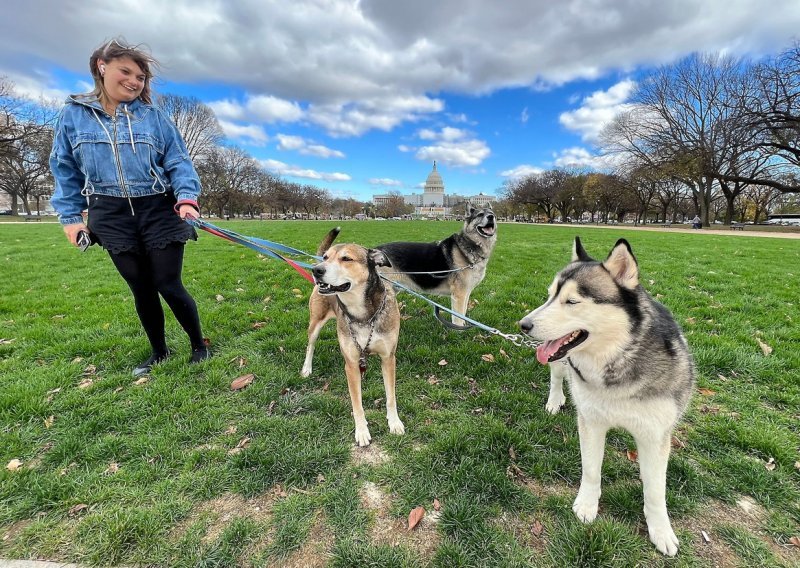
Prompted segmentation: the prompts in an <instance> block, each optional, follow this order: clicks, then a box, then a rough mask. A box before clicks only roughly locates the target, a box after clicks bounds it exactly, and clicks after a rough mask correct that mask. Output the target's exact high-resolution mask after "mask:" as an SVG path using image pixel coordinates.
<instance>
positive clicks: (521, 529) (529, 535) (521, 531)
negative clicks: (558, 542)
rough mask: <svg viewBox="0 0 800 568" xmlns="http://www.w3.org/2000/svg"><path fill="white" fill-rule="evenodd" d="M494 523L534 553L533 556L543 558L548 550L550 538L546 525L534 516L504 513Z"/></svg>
mask: <svg viewBox="0 0 800 568" xmlns="http://www.w3.org/2000/svg"><path fill="white" fill-rule="evenodd" d="M494 523H495V524H496V525H497V527H498V528H500V529H502V530H504V531H506V532H508V533H511V535H512V536H513V537H514V540H515V541H516V542H517V543H518V544H520V545H522V546H524V547H525V548H527V549H529V550H531V551H532V556H531V558H533V556H537V557H541V555H542V554H544V552H545V550H547V545H548V542H549V541H548V538H547V529H546V528H545V524H544V523H542V521H541V520H540V519H538V518H537V517H536V516H534V515H513V514H511V513H503V514H502V515H501V516H500V517H499V518H498V519H495V521H494Z"/></svg>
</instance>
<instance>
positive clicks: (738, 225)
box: [731, 223, 744, 231]
mask: <svg viewBox="0 0 800 568" xmlns="http://www.w3.org/2000/svg"><path fill="white" fill-rule="evenodd" d="M731 231H744V224H743V223H731Z"/></svg>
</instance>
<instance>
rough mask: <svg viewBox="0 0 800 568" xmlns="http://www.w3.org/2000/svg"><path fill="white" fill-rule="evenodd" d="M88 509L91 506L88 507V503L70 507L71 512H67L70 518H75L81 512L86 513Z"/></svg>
mask: <svg viewBox="0 0 800 568" xmlns="http://www.w3.org/2000/svg"><path fill="white" fill-rule="evenodd" d="M88 508H89V505H87V504H86V503H78V504H77V505H73V506H72V507H70V508H69V511H68V512H67V514H68V515H69V516H70V517H74V516H75V515H77V514H78V513H80V512H81V511H85V510H86V509H88Z"/></svg>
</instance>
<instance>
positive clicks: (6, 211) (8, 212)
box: [0, 209, 11, 215]
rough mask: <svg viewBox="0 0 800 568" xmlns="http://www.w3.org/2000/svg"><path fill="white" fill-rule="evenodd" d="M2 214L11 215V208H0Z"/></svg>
mask: <svg viewBox="0 0 800 568" xmlns="http://www.w3.org/2000/svg"><path fill="white" fill-rule="evenodd" d="M0 215H11V209H0Z"/></svg>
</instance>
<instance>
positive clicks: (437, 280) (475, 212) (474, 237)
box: [375, 206, 497, 325]
mask: <svg viewBox="0 0 800 568" xmlns="http://www.w3.org/2000/svg"><path fill="white" fill-rule="evenodd" d="M496 242H497V222H496V219H495V216H494V212H493V211H492V210H491V209H489V208H488V207H484V208H483V209H476V208H474V207H472V206H467V214H466V217H465V218H464V226H463V228H462V229H461V231H459V232H458V233H454V234H452V235H450V236H449V237H447V238H446V239H444V240H441V241H438V242H433V243H417V242H394V243H386V244H383V245H378V246H377V247H375V248H376V249H378V250H381V251H383V252H384V253H385V254H386V256H387V257H388V258H389V261H390V262H391V264H392V267H391V268H385V269H381V272H382V273H386V275H387V276H390V277H391V279H392V280H396V281H398V282H400V283H401V284H404V285H406V286H408V287H409V288H411V289H413V290H415V291H417V292H422V293H428V294H437V295H440V296H447V295H449V296H450V307H451V309H453V310H454V311H456V312H458V313H460V314H465V315H466V313H467V306H468V305H469V296H470V294H472V291H473V290H474V289H475V287H476V286H477V285H478V284H480V283H481V282H482V281H483V278H484V276H485V275H486V265H487V264H488V263H489V257H490V256H491V254H492V250H493V249H494V245H495V243H496ZM452 321H453V324H456V325H463V323H464V322H463V320H462V319H461V318H458V317H456V316H453V318H452Z"/></svg>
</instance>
